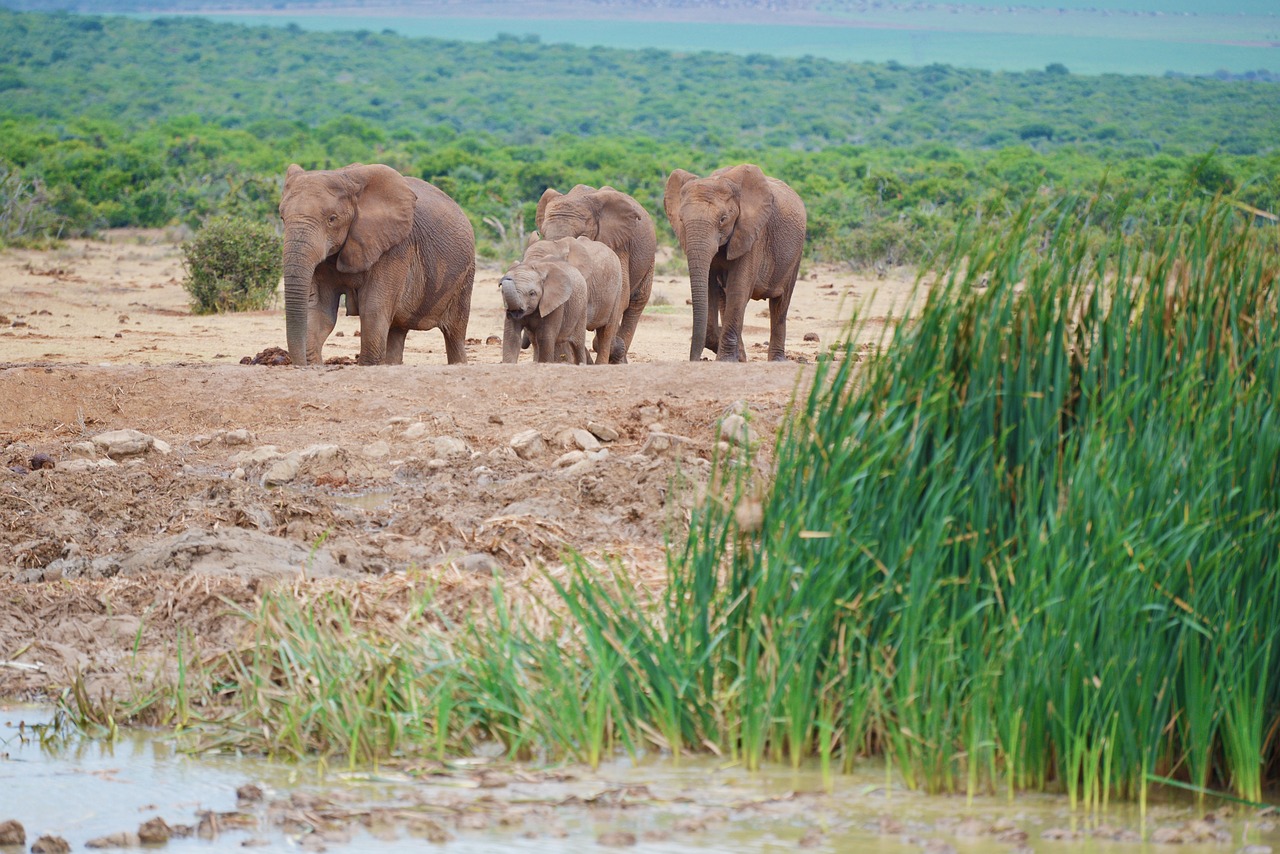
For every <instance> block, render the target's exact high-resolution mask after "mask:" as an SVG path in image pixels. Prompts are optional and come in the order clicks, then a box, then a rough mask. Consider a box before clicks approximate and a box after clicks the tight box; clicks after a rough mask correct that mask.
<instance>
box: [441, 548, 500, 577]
mask: <svg viewBox="0 0 1280 854" xmlns="http://www.w3.org/2000/svg"><path fill="white" fill-rule="evenodd" d="M452 563H453V565H454V567H456V568H457V569H460V570H462V571H463V572H474V573H476V574H477V575H495V574H497V575H501V574H502V572H503V568H502V564H500V563H498V561H497V559H496V558H494V557H493V555H490V554H485V553H484V552H474V553H472V554H469V555H464V556H463V557H460V558H458V559H457V560H455V561H452Z"/></svg>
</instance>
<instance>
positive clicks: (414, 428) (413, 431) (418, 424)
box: [404, 421, 430, 440]
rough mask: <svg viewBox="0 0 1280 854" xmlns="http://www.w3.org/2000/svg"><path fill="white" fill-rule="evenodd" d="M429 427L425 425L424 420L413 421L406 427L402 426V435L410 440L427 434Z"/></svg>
mask: <svg viewBox="0 0 1280 854" xmlns="http://www.w3.org/2000/svg"><path fill="white" fill-rule="evenodd" d="M429 429H430V428H429V427H427V425H426V423H425V422H423V421H415V422H414V423H412V424H410V425H409V426H408V427H406V428H404V437H405V438H406V439H410V440H416V439H421V438H422V437H423V436H425V435H427V431H428V430H429Z"/></svg>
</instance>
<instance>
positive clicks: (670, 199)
mask: <svg viewBox="0 0 1280 854" xmlns="http://www.w3.org/2000/svg"><path fill="white" fill-rule="evenodd" d="M697 179H698V176H697V175H695V174H693V173H692V172H689V171H686V170H684V169H675V170H673V171H672V173H671V174H670V175H668V176H667V186H666V187H665V188H664V189H663V191H662V208H663V210H665V211H666V212H667V219H668V220H670V222H671V228H672V230H673V231H675V233H676V240H679V241H680V245H681V246H683V245H684V225H683V224H682V223H681V222H680V191H681V190H682V189H684V185H685V184H688V183H689V182H690V181H696V180H697Z"/></svg>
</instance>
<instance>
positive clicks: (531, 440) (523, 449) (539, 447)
mask: <svg viewBox="0 0 1280 854" xmlns="http://www.w3.org/2000/svg"><path fill="white" fill-rule="evenodd" d="M511 449H512V450H513V451H515V452H516V456H518V457H519V458H520V459H522V460H532V459H534V458H535V457H540V456H542V455H543V454H544V453H546V450H547V443H546V442H544V441H543V440H542V434H541V433H539V432H538V431H537V430H525V431H523V432H520V433H517V434H515V435H514V436H512V437H511Z"/></svg>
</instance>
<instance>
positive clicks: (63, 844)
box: [31, 836, 71, 854]
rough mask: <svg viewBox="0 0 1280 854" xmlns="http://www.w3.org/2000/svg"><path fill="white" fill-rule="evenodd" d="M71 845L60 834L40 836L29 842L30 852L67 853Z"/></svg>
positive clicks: (38, 853) (43, 853) (44, 853)
mask: <svg viewBox="0 0 1280 854" xmlns="http://www.w3.org/2000/svg"><path fill="white" fill-rule="evenodd" d="M70 850H71V846H70V845H69V844H67V840H65V839H63V838H62V837H61V836H41V837H40V838H39V839H37V840H36V841H35V842H33V843H32V844H31V854H67V852H68V851H70Z"/></svg>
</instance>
